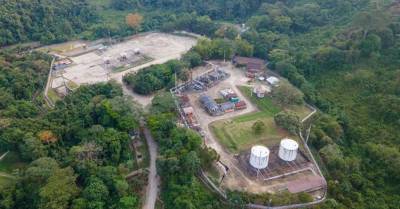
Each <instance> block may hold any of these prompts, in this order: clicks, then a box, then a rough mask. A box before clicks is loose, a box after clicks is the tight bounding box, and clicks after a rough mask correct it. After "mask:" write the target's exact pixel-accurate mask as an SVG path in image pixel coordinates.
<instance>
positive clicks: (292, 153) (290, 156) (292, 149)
mask: <svg viewBox="0 0 400 209" xmlns="http://www.w3.org/2000/svg"><path fill="white" fill-rule="evenodd" d="M298 149H299V144H298V143H297V142H296V141H294V140H292V139H283V140H282V141H281V144H280V147H279V153H278V154H279V157H280V158H281V159H282V160H284V161H293V160H296V157H297V150H298Z"/></svg>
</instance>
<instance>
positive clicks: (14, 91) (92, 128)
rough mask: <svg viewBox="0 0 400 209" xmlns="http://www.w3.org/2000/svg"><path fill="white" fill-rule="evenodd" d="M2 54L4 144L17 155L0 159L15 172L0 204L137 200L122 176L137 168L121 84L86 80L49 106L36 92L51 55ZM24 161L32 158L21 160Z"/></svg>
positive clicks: (104, 204)
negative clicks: (44, 105) (131, 160)
mask: <svg viewBox="0 0 400 209" xmlns="http://www.w3.org/2000/svg"><path fill="white" fill-rule="evenodd" d="M0 60H2V63H3V64H2V66H1V69H0V78H1V82H0V83H1V84H0V85H2V91H1V92H2V97H3V98H7V99H6V100H2V101H3V103H4V102H7V103H6V104H3V105H2V106H1V108H0V115H1V118H2V128H1V129H0V143H1V151H2V153H3V152H4V151H6V150H10V151H12V152H10V156H9V157H11V158H13V159H14V160H11V162H10V159H8V157H7V156H6V158H5V159H4V160H5V161H3V162H1V163H2V170H4V171H8V172H10V170H13V171H12V175H14V176H15V177H16V179H15V181H14V183H12V184H8V186H7V187H5V188H3V189H2V190H1V192H0V205H1V207H2V208H21V209H23V208H57V209H59V208H120V206H119V205H121V204H122V205H124V204H126V205H128V206H130V207H131V208H135V207H138V203H139V202H138V196H137V195H136V194H135V193H134V192H133V191H132V188H130V186H129V184H128V182H126V180H125V178H124V176H125V175H126V174H127V172H128V171H129V170H130V168H131V167H132V165H131V164H130V163H129V162H130V159H132V156H131V151H130V150H129V146H128V143H129V140H130V137H129V135H128V132H129V131H131V130H135V129H137V127H138V125H137V121H136V119H135V118H137V111H136V110H135V109H133V108H132V107H134V106H133V105H132V104H131V103H129V102H128V101H127V100H125V99H124V98H122V97H121V95H122V89H121V87H120V86H117V85H115V84H112V83H109V84H97V85H93V86H84V87H81V88H79V89H78V90H77V91H76V92H74V93H73V94H70V95H68V96H67V97H66V98H65V99H64V100H63V101H59V102H57V103H56V107H55V108H54V109H52V110H45V109H43V104H44V103H43V99H42V98H41V97H40V96H39V95H41V93H42V92H43V89H44V86H43V85H44V83H45V81H46V76H45V72H46V71H47V70H48V68H49V66H48V65H49V59H48V57H47V56H43V55H41V54H37V53H32V54H27V55H25V56H19V55H17V54H14V53H13V52H8V53H6V54H1V58H0ZM27 76H29V79H28V78H27V79H24V80H23V81H22V80H21V81H19V80H20V79H23V78H24V77H27ZM11 79H12V81H13V82H10V81H11ZM10 83H13V85H10ZM19 158H20V159H19ZM20 160H22V161H24V162H26V163H27V164H22V166H17V165H18V161H20ZM10 163H12V165H11V164H10ZM17 167H18V168H19V171H18V170H17V172H14V170H15V168H17ZM17 194H18V195H17Z"/></svg>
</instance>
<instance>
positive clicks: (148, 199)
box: [142, 122, 160, 209]
mask: <svg viewBox="0 0 400 209" xmlns="http://www.w3.org/2000/svg"><path fill="white" fill-rule="evenodd" d="M142 125H143V134H144V136H145V138H146V141H147V145H148V147H149V154H150V167H149V175H148V184H147V188H146V196H145V201H144V203H143V209H154V207H155V205H156V200H157V196H158V191H159V186H160V177H159V176H158V175H157V168H156V160H157V149H158V147H157V144H156V142H155V141H154V139H153V137H152V136H151V133H150V131H149V129H148V128H147V127H146V126H145V124H144V123H143V122H142Z"/></svg>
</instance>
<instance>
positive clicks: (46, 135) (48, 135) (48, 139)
mask: <svg viewBox="0 0 400 209" xmlns="http://www.w3.org/2000/svg"><path fill="white" fill-rule="evenodd" d="M38 137H39V139H40V140H41V141H42V142H44V143H54V142H57V141H58V138H57V136H56V135H54V134H53V132H52V131H50V130H44V131H41V132H39V133H38Z"/></svg>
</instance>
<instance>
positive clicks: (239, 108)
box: [235, 101, 247, 110]
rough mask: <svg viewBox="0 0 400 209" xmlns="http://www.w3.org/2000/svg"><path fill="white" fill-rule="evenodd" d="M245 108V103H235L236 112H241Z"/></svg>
mask: <svg viewBox="0 0 400 209" xmlns="http://www.w3.org/2000/svg"><path fill="white" fill-rule="evenodd" d="M246 108H247V105H246V102H244V101H239V102H237V103H235V109H236V110H243V109H246Z"/></svg>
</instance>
